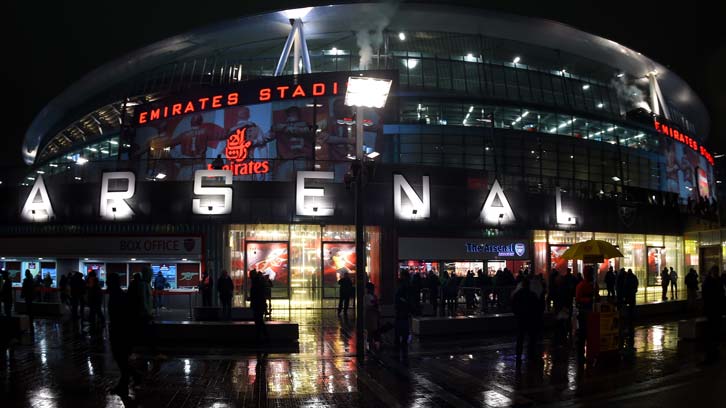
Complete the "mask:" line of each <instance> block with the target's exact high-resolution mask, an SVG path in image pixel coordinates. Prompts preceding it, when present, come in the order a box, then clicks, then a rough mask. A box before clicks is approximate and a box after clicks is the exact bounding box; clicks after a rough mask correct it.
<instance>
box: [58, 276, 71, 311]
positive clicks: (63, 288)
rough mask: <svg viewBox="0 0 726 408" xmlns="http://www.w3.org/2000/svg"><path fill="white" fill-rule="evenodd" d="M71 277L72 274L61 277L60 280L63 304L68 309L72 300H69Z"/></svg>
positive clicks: (59, 287)
mask: <svg viewBox="0 0 726 408" xmlns="http://www.w3.org/2000/svg"><path fill="white" fill-rule="evenodd" d="M69 276H70V272H69V273H68V274H66V275H61V277H60V280H59V281H58V289H59V291H60V300H61V304H63V305H65V306H66V307H68V308H70V300H69V299H68V284H69V280H70V279H69Z"/></svg>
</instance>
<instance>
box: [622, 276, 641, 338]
mask: <svg viewBox="0 0 726 408" xmlns="http://www.w3.org/2000/svg"><path fill="white" fill-rule="evenodd" d="M637 293H638V277H637V276H635V274H634V273H633V270H632V269H628V273H627V274H626V275H625V282H624V283H623V295H622V300H623V301H622V311H621V316H622V325H621V327H622V328H623V330H622V332H621V333H620V344H621V347H622V345H623V344H627V347H628V348H629V349H632V348H633V347H634V346H635V311H636V308H635V295H636V294H637Z"/></svg>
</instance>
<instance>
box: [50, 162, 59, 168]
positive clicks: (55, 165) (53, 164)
mask: <svg viewBox="0 0 726 408" xmlns="http://www.w3.org/2000/svg"><path fill="white" fill-rule="evenodd" d="M49 166H50V167H58V165H57V164H55V163H51V164H49Z"/></svg>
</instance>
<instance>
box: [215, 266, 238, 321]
mask: <svg viewBox="0 0 726 408" xmlns="http://www.w3.org/2000/svg"><path fill="white" fill-rule="evenodd" d="M217 292H219V303H221V304H222V319H224V320H232V294H233V293H234V283H232V278H230V277H229V274H228V273H227V270H226V269H223V270H222V276H220V277H219V280H217Z"/></svg>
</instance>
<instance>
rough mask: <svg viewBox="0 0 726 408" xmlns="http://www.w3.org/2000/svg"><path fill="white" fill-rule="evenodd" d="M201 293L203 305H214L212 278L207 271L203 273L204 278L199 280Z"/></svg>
mask: <svg viewBox="0 0 726 408" xmlns="http://www.w3.org/2000/svg"><path fill="white" fill-rule="evenodd" d="M199 293H200V294H201V295H202V306H204V307H210V306H212V279H211V278H210V277H209V272H207V271H204V272H203V273H202V279H200V280H199Z"/></svg>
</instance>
